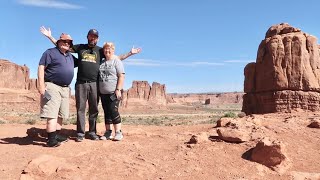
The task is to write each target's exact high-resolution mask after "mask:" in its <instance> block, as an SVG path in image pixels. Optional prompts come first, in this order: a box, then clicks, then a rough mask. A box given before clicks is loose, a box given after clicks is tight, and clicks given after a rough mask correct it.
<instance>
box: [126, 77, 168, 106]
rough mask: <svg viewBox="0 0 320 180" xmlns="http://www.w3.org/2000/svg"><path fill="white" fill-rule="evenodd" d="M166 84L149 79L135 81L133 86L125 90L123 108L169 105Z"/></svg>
mask: <svg viewBox="0 0 320 180" xmlns="http://www.w3.org/2000/svg"><path fill="white" fill-rule="evenodd" d="M167 103H168V102H167V98H166V86H165V85H164V84H163V85H161V84H159V83H157V82H153V83H152V86H150V85H149V83H148V82H147V81H133V82H132V87H131V88H129V89H128V90H127V91H124V92H123V99H122V105H121V106H122V107H123V108H146V107H147V108H150V109H152V108H161V107H165V106H166V105H167Z"/></svg>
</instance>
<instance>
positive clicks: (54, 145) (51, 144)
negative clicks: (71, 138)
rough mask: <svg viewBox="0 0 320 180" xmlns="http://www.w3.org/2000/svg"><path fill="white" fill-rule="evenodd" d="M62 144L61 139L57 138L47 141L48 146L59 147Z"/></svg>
mask: <svg viewBox="0 0 320 180" xmlns="http://www.w3.org/2000/svg"><path fill="white" fill-rule="evenodd" d="M60 145H61V143H60V142H59V141H57V140H56V139H53V140H48V141H47V146H48V147H58V146H60Z"/></svg>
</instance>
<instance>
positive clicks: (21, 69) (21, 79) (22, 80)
mask: <svg viewBox="0 0 320 180" xmlns="http://www.w3.org/2000/svg"><path fill="white" fill-rule="evenodd" d="M0 76H1V77H2V78H1V80H0V88H8V89H24V90H36V88H37V81H36V80H35V79H30V78H29V76H30V70H29V68H28V67H27V66H26V65H23V66H19V65H17V64H14V63H11V62H10V61H8V60H3V59H0Z"/></svg>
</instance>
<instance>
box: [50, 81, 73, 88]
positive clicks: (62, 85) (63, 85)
mask: <svg viewBox="0 0 320 180" xmlns="http://www.w3.org/2000/svg"><path fill="white" fill-rule="evenodd" d="M44 82H51V83H53V84H55V85H57V86H61V87H68V86H69V85H65V84H57V83H55V82H53V81H50V80H44Z"/></svg>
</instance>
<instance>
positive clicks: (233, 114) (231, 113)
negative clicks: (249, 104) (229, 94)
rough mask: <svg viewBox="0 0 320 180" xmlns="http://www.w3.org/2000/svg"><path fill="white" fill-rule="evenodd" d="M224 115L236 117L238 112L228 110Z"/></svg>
mask: <svg viewBox="0 0 320 180" xmlns="http://www.w3.org/2000/svg"><path fill="white" fill-rule="evenodd" d="M222 117H229V118H236V117H237V114H236V113H234V112H227V113H225V114H224V115H223V116H222Z"/></svg>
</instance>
